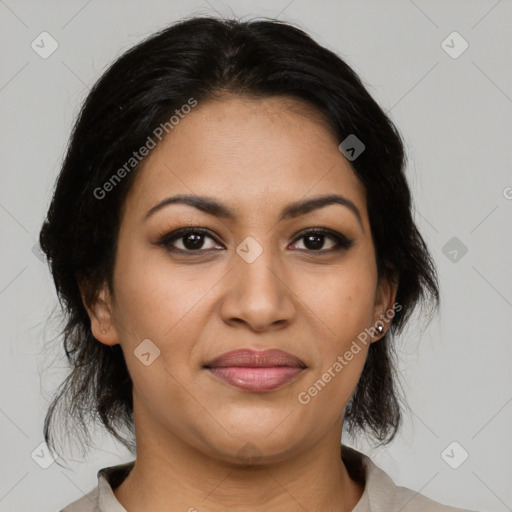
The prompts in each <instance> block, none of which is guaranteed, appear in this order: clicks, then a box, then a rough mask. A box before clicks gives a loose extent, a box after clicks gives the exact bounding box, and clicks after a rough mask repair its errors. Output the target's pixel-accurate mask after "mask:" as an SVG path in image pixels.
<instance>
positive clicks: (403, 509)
mask: <svg viewBox="0 0 512 512" xmlns="http://www.w3.org/2000/svg"><path fill="white" fill-rule="evenodd" d="M342 458H343V461H344V463H345V465H346V466H347V470H348V471H349V473H350V474H351V476H352V477H353V478H356V479H358V480H364V492H363V495H362V496H361V499H360V501H359V503H358V504H357V505H356V507H355V508H354V509H353V511H352V512H393V511H394V512H398V511H400V512H475V511H472V510H467V509H461V508H455V507H451V506H448V505H443V504H441V503H438V502H437V501H434V500H432V499H430V498H427V497H426V496H424V495H423V494H420V493H419V492H416V491H413V490H412V489H408V488H406V487H401V486H398V485H396V484H395V483H394V482H393V480H392V479H391V478H390V477H389V475H388V474H387V473H386V472H385V471H383V470H382V469H381V468H379V467H378V466H377V465H376V464H375V463H374V462H373V461H372V460H371V459H370V458H369V457H368V456H367V455H365V454H363V453H361V452H359V451H357V450H355V449H353V448H350V447H348V446H344V445H343V446H342Z"/></svg>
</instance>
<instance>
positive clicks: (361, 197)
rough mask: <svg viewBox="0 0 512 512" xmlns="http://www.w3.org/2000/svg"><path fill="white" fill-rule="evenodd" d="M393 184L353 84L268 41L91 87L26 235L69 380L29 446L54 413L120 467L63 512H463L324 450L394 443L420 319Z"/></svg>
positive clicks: (383, 142)
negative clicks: (49, 279)
mask: <svg viewBox="0 0 512 512" xmlns="http://www.w3.org/2000/svg"><path fill="white" fill-rule="evenodd" d="M404 165H405V155H404V148H403V144H402V141H401V139H400V136H399V134H398V132H397V130H396V128H395V127H394V125H393V124H392V122H391V121H390V120H389V119H388V118H387V117H386V115H385V114H384V113H383V111H382V110H381V109H380V108H379V106H378V105H377V104H376V103H375V101H374V100H373V99H372V98H371V97H370V95H369V94H368V92H367V91H366V90H365V88H364V87H363V85H362V83H361V81H360V80H359V78H358V77H357V76H356V75H355V73H354V72H353V71H352V70H351V68H350V67H349V66H348V65H347V64H346V63H344V62H343V61H342V60H341V59H340V58H339V57H338V56H336V55H335V54H333V53H332V52H330V51H328V50H327V49H325V48H323V47H321V46H319V45H318V44H317V43H315V42H314V41H313V40H312V39H311V38H309V37H308V36H307V35H306V34H305V33H303V32H302V31H301V30H299V29H297V28H294V27H292V26H290V25H287V24H285V23H282V22H278V21H273V20H270V21H252V22H241V21H237V20H219V19H212V18H192V19H188V20H184V21H181V22H179V23H176V24H174V25H173V26H171V27H169V28H167V29H165V30H163V31H161V32H160V33H157V34H155V35H153V36H152V37H150V38H149V39H147V40H146V41H143V42H142V43H140V44H139V45H137V46H136V47H134V48H132V49H131V50H129V51H128V52H126V53H125V54H124V55H123V56H121V57H120V58H119V59H118V60H117V61H116V62H115V63H114V64H113V65H112V66H111V67H110V69H109V70H107V72H106V73H105V74H104V75H103V76H102V78H101V79H100V80H99V81H98V83H97V84H96V85H95V86H94V88H93V89H92V91H91V92H90V94H89V96H88V98H87V100H86V102H85V104H84V106H83V109H82V111H81V113H80V116H79V118H78V120H77V122H76V125H75V128H74V131H73V134H72V138H71V141H70V145H69V148H68V151H67V155H66V158H65V162H64V165H63V168H62V171H61V173H60V176H59V179H58V182H57V185H56V189H55V192H54V196H53V200H52V204H51V206H50V209H49V212H48V217H47V219H46V222H45V223H44V226H43V228H42V231H41V235H40V243H41V247H42V249H43V251H44V252H45V253H46V255H47V257H48V260H49V264H50V267H51V271H52V273H53V277H54V280H55V285H56V288H57V292H58V294H59V297H60V298H61V302H62V304H63V305H64V307H65V311H66V313H67V325H66V327H65V331H64V340H65V349H66V354H67V356H68V358H69V361H70V363H71V366H72V370H71V373H70V375H69V377H68V378H67V379H66V381H65V382H64V383H63V385H62V388H61V390H60V392H59V394H58V395H57V397H56V398H55V400H54V402H53V403H52V404H51V406H50V409H49V411H48V413H47V417H46V421H45V439H46V442H47V443H48V445H49V446H50V447H51V448H52V449H53V447H54V441H53V439H54V423H55V416H56V412H57V410H58V409H59V408H60V409H63V410H64V411H65V412H66V413H67V415H68V417H69V418H72V419H74V421H77V422H78V423H79V425H80V426H81V427H82V431H83V433H85V434H86V435H87V430H86V422H87V420H88V419H91V418H94V419H96V418H98V417H99V419H100V420H101V424H102V425H103V426H104V427H105V428H106V429H107V431H109V432H110V433H111V434H112V435H113V436H115V437H116V438H117V439H118V440H119V441H121V442H122V443H123V444H124V445H125V446H126V447H128V448H129V449H130V450H131V451H132V453H133V454H134V455H136V458H135V460H134V461H132V462H130V463H126V464H121V465H118V466H111V467H108V468H102V469H101V470H100V471H99V472H98V486H97V487H95V488H94V489H92V490H91V491H90V492H89V493H88V494H87V495H86V496H82V497H81V498H79V499H77V500H76V501H75V502H73V503H72V504H70V505H68V506H67V507H65V508H64V509H63V510H64V511H65V512H76V511H86V510H87V511H92V510H100V511H102V512H113V511H129V512H137V511H143V510H151V511H153V512H158V511H163V510H165V511H169V510H188V511H195V510H198V511H219V510H223V511H224V510H240V511H241V510H244V511H259V510H262V511H263V510H264V511H273V510H279V511H282V510H286V511H294V510H311V511H312V510H336V511H343V512H348V511H356V512H367V511H370V510H371V511H374V510H375V511H377V510H385V511H387V512H391V511H399V510H401V511H403V512H408V511H423V510H428V511H434V510H439V511H455V510H460V509H454V508H451V507H447V506H443V505H440V504H438V503H435V502H434V501H432V500H429V499H428V498H426V497H425V496H422V495H420V494H418V493H416V492H414V491H412V490H408V489H405V488H402V487H397V486H396V485H395V484H394V483H393V481H392V480H391V479H390V478H389V477H388V476H387V475H386V473H385V472H384V471H382V470H381V469H379V468H378V467H377V466H376V465H375V464H374V463H373V462H372V461H371V460H370V459H369V458H368V457H367V456H365V455H363V454H362V453H360V452H359V451H357V450H354V449H351V448H349V447H348V446H345V445H343V444H340V440H341V437H342V430H343V427H345V428H346V430H347V431H348V432H350V433H352V434H355V433H357V432H362V433H368V434H369V435H372V436H373V437H374V438H375V440H376V441H377V442H379V443H388V442H389V441H391V439H393V437H394V436H395V434H396V433H397V431H398V429H399V426H400V423H401V414H400V403H399V396H398V394H397V383H396V381H395V378H396V377H395V372H394V366H393V352H392V344H393V337H394V336H396V335H397V334H398V333H399V332H400V331H401V330H402V329H403V327H404V325H405V323H406V321H407V319H408V318H409V316H410V314H411V312H412V311H413V309H414V308H415V307H416V306H417V305H418V304H420V303H421V302H424V303H425V304H427V305H428V304H430V305H431V306H433V307H435V306H436V305H437V302H438V297H439V295H438V285H437V277H436V272H435V268H434V265H433V262H432V259H431V256H430V254H429V252H428V250H427V247H426V246H425V243H424V241H423V239H422V237H421V235H420V234H419V232H418V231H417V229H416V226H415V224H414V222H413V220H412V216H411V197H410V192H409V188H408V185H407V182H406V179H405V175H404ZM79 432H80V431H79Z"/></svg>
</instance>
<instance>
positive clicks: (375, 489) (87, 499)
mask: <svg viewBox="0 0 512 512" xmlns="http://www.w3.org/2000/svg"><path fill="white" fill-rule="evenodd" d="M342 459H343V462H344V464H345V466H346V467H347V470H348V472H349V474H350V476H351V477H352V478H353V479H355V480H358V481H360V482H361V483H362V484H363V485H364V492H363V495H362V496H361V499H360V500H359V502H358V503H357V505H356V506H355V508H354V509H353V510H352V512H472V511H469V510H466V509H460V508H453V507H449V506H446V505H441V504H440V503H437V502H436V501H433V500H431V499H429V498H427V497H425V496H423V495H422V494H419V493H417V492H415V491H412V490H410V489H407V488H405V487H399V486H397V485H395V483H394V482H393V480H391V478H390V477H389V476H388V475H387V474H386V473H385V472H384V471H383V470H382V469H380V468H379V467H378V466H376V465H375V464H374V463H373V462H372V461H371V459H370V458H369V457H367V456H366V455H364V454H363V453H361V452H359V451H357V450H354V449H353V448H350V447H348V446H342ZM134 463H135V461H131V462H127V463H125V464H119V465H117V466H109V467H106V468H102V469H100V470H99V471H98V485H97V486H96V487H94V488H93V489H92V490H91V491H90V492H88V493H87V494H86V495H84V496H82V497H81V498H79V499H77V500H76V501H74V502H72V503H70V504H69V505H68V506H67V507H65V508H64V509H62V510H61V511H59V512H127V511H126V509H125V508H124V507H123V506H122V505H121V504H120V503H119V501H117V499H116V497H115V495H114V493H113V489H115V488H116V487H117V486H118V485H120V484H121V482H122V481H123V480H124V479H125V478H126V476H127V475H128V473H129V472H130V471H131V469H132V468H133V466H134Z"/></svg>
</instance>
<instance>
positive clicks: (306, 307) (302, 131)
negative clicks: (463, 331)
mask: <svg viewBox="0 0 512 512" xmlns="http://www.w3.org/2000/svg"><path fill="white" fill-rule="evenodd" d="M301 109H302V110H301ZM307 112H309V113H310V114H314V112H313V111H311V110H310V107H308V106H307V105H304V104H302V103H300V102H298V101H297V100H293V99H289V98H282V97H274V98H266V99H248V98H241V97H238V96H226V97H224V98H222V99H219V100H215V101H210V102H205V103H199V104H198V106H197V107H195V108H194V109H192V111H191V112H190V113H189V114H188V115H186V116H185V117H184V118H183V119H182V120H180V122H179V124H178V125H176V126H175V127H174V128H173V130H172V132H170V134H169V136H168V137H167V138H166V139H164V140H163V142H162V143H161V144H160V145H159V146H157V147H156V148H155V149H154V150H152V153H151V154H150V155H149V156H148V158H147V160H146V163H145V166H144V168H143V169H142V170H141V171H140V174H139V175H138V176H137V179H136V180H135V182H134V184H133V187H132V189H131V191H130V193H129V195H128V197H127V199H126V202H125V204H124V209H123V215H122V221H121V227H120V232H119V240H118V247H117V254H116V262H115V269H114V280H113V283H114V285H113V289H114V293H113V296H109V295H108V293H107V290H106V288H105V289H104V290H103V292H102V294H101V297H102V298H103V299H104V300H105V302H104V303H103V302H101V301H98V303H97V304H96V305H95V307H94V313H92V312H91V311H90V315H91V323H92V329H93V333H94V335H95V337H96V338H97V339H98V340H100V341H101V342H103V343H105V344H110V345H113V344H116V343H120V345H121V347H122V350H123V353H124V356H125V359H126V362H127V366H128V369H129V372H130V375H131V378H132V380H133V384H134V407H135V411H136V422H137V418H139V422H140V424H144V425H146V426H148V425H150V426H152V427H149V428H150V429H151V428H153V429H154V431H155V432H156V431H158V432H160V434H161V433H162V432H163V433H165V436H167V437H168V439H169V440H171V439H172V440H173V442H181V443H185V444H187V445H190V446H192V447H194V448H196V449H199V450H200V451H201V452H203V453H205V454H208V455H209V456H214V457H217V458H221V459H224V460H235V459H236V458H237V456H238V455H240V454H241V453H243V452H244V450H245V451H247V449H248V448H247V446H249V445H247V443H249V442H250V443H251V446H252V447H253V452H256V453H257V454H258V455H259V456H261V457H263V458H266V459H267V460H279V459H281V458H284V457H286V456H289V455H290V454H292V453H294V452H298V451H299V450H301V449H303V448H304V447H305V446H311V445H313V444H314V443H315V442H317V441H318V440H320V439H321V438H323V437H324V436H326V435H327V434H329V433H331V434H333V435H339V433H340V431H341V424H342V417H343V409H344V407H345V405H346V403H347V401H348V400H349V398H350V396H351V395H352V393H353V391H354V389H355V386H356V384H357V381H358V379H359V376H360V374H361V371H362V368H363V365H364V361H365V358H366V355H367V351H368V345H369V343H368V344H364V343H361V342H360V341H359V342H358V345H357V346H358V347H359V351H356V350H355V349H354V348H353V347H354V344H353V342H354V340H356V341H357V337H358V335H359V334H360V333H362V332H364V330H365V329H366V328H369V327H371V326H373V325H374V324H375V322H376V321H377V320H379V318H381V314H383V313H385V312H386V311H387V310H388V308H390V307H391V306H392V304H393V301H394V292H395V289H394V288H393V287H392V286H390V285H389V284H388V283H387V282H385V281H381V282H380V284H379V283H378V280H377V269H376V261H375V254H374V247H373V243H372V238H371V233H370V225H369V219H368V214H367V205H366V199H365V190H364V187H363V185H362V184H361V183H360V181H359V180H358V178H357V177H356V176H355V174H354V172H353V171H352V170H351V167H350V165H349V163H348V161H347V160H346V159H345V157H344V156H343V155H342V153H341V152H340V150H339V149H338V142H339V141H337V140H336V138H335V137H334V136H333V134H332V133H331V132H330V131H329V129H328V128H327V127H326V126H325V125H324V124H323V123H322V122H321V121H320V120H318V118H316V119H315V118H314V117H313V116H312V115H309V116H308V115H307ZM347 135H348V134H347ZM363 142H364V141H363ZM367 150H371V148H369V149H367ZM178 195H186V196H188V197H190V198H192V199H193V200H194V201H196V202H198V203H199V201H203V199H206V198H207V199H208V201H210V202H215V203H216V204H218V205H219V206H215V208H213V207H211V208H209V211H208V212H207V211H203V210H202V209H201V208H198V207H194V206H192V205H190V204H184V203H182V202H169V203H167V204H165V201H167V200H168V199H169V198H172V197H175V196H178ZM332 195H337V196H340V198H341V199H340V202H331V203H328V204H323V205H322V206H320V207H319V206H318V204H317V205H316V207H315V204H314V203H313V204H311V205H310V206H307V204H308V202H309V201H311V200H313V199H316V198H319V197H322V196H332ZM162 202H164V203H162ZM301 204H305V205H306V206H302V207H301V206H300V205H301ZM157 205H160V206H159V207H157ZM225 210H226V211H229V212H230V215H224V213H226V212H225ZM283 214H284V215H283ZM184 228H188V229H190V232H189V233H188V234H187V233H181V234H180V235H179V236H176V237H175V239H174V240H171V236H167V235H169V234H170V233H172V232H174V231H176V230H178V229H184ZM320 229H323V230H328V234H325V233H323V234H322V233H318V230H320ZM163 237H167V238H165V239H163V240H162V238H163ZM336 237H340V238H339V239H337V238H336ZM347 241H348V242H347ZM110 326H111V329H110V330H109V331H108V332H107V334H102V332H101V331H102V330H107V329H108V327H110ZM371 339H372V340H376V339H377V337H375V338H370V339H369V341H370V340H371ZM148 340H149V341H148ZM351 347H352V349H351ZM240 349H249V350H254V351H260V350H265V349H278V350H282V351H285V352H287V353H289V354H291V355H292V356H295V357H296V358H298V359H300V360H301V361H302V363H303V366H305V368H302V369H301V368H300V367H299V368H298V367H297V366H295V367H288V368H283V367H281V368H276V367H275V365H276V364H278V363H276V361H271V360H268V361H267V362H266V363H265V364H267V363H268V364H267V366H268V365H270V366H273V367H272V368H269V367H267V368H261V367H260V368H256V369H254V368H253V369H250V368H247V367H244V368H239V367H238V369H237V368H236V367H235V368H234V367H233V366H237V365H240V364H248V363H247V360H244V361H242V362H240V361H238V362H237V361H231V362H229V361H225V364H226V365H228V367H229V366H231V368H224V369H222V370H219V368H207V367H206V366H208V363H209V362H211V361H212V360H214V359H216V358H218V357H219V356H220V355H222V354H225V353H227V352H231V351H234V350H240ZM347 351H351V353H352V357H351V358H350V359H349V360H347V359H348V358H347V357H345V356H344V355H345V354H346V353H347ZM340 357H341V358H343V361H344V364H341V363H340V359H339V358H340ZM284 361H285V360H284V359H283V360H280V362H281V363H282V362H284ZM336 362H338V363H339V365H341V366H342V369H341V370H340V369H339V366H337V365H336ZM287 364H291V363H290V362H289V361H288V362H287ZM335 368H336V369H335ZM329 369H330V372H329ZM326 372H328V373H329V374H330V379H328V378H327V377H325V374H326ZM226 379H227V380H226ZM319 380H321V381H322V383H323V385H322V384H320V385H319V384H318V381H319ZM315 383H317V384H316V393H315V392H314V390H313V391H311V392H309V391H308V390H310V389H311V388H312V386H314V384H315ZM308 397H309V399H308ZM136 426H137V423H136ZM338 441H339V437H338ZM246 445H247V446H246ZM244 447H245V448H244Z"/></svg>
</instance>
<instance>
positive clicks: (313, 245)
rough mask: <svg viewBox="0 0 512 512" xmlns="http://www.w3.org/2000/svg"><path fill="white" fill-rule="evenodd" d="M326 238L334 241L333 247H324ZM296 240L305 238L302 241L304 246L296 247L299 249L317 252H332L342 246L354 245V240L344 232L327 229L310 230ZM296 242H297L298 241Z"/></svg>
mask: <svg viewBox="0 0 512 512" xmlns="http://www.w3.org/2000/svg"><path fill="white" fill-rule="evenodd" d="M326 238H330V239H331V240H333V241H334V243H332V244H331V247H329V248H327V249H325V248H323V249H322V247H323V245H324V243H325V239H326ZM296 240H304V242H302V245H303V246H304V247H296V248H297V249H301V250H309V251H316V252H330V251H335V250H338V249H342V248H348V247H350V245H352V242H351V241H350V240H348V239H347V238H346V237H345V236H343V235H342V234H334V233H330V232H326V231H309V232H307V233H303V234H302V235H301V236H300V237H298V238H297V239H296ZM294 243H295V244H296V243H297V242H294Z"/></svg>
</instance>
